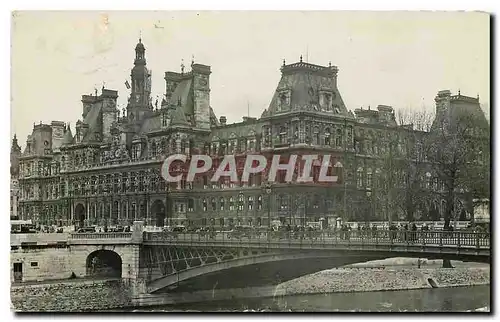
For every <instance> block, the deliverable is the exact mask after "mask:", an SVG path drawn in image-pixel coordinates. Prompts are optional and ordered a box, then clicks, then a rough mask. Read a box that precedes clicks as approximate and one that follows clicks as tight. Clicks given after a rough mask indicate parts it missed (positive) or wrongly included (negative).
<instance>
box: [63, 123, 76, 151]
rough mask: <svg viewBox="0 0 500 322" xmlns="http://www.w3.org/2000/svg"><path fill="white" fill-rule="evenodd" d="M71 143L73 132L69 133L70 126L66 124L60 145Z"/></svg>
mask: <svg viewBox="0 0 500 322" xmlns="http://www.w3.org/2000/svg"><path fill="white" fill-rule="evenodd" d="M73 143H74V138H73V134H72V133H71V127H70V126H69V125H68V128H67V129H66V132H64V138H63V142H62V144H61V145H62V146H64V145H70V144H73Z"/></svg>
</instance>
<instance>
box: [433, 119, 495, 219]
mask: <svg viewBox="0 0 500 322" xmlns="http://www.w3.org/2000/svg"><path fill="white" fill-rule="evenodd" d="M459 112H460V111H458V112H455V113H454V114H451V113H448V114H447V115H444V116H442V117H441V118H440V119H439V120H436V121H435V122H434V124H433V127H432V130H431V132H430V133H429V136H428V145H429V147H430V148H431V149H430V151H429V154H428V156H429V160H430V161H431V162H432V165H433V168H434V169H435V171H436V173H437V175H438V177H439V179H440V181H441V182H442V183H443V185H444V190H443V191H442V192H440V194H441V195H442V197H443V199H444V200H445V202H446V209H445V211H444V226H445V228H446V229H447V228H448V227H449V226H450V221H451V220H452V219H454V218H455V216H456V215H457V209H456V205H457V203H458V202H459V201H464V200H467V199H469V200H470V199H472V197H474V196H475V197H479V196H481V197H485V196H486V197H487V196H489V177H490V175H489V151H488V145H489V127H488V125H487V123H486V122H485V121H486V120H485V119H484V114H483V115H478V114H471V113H469V112H468V113H459ZM481 116H482V117H481ZM470 201H472V200H470Z"/></svg>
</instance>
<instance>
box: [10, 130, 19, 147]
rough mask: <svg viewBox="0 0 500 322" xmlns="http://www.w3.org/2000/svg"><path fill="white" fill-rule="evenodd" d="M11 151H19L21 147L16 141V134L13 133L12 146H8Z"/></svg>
mask: <svg viewBox="0 0 500 322" xmlns="http://www.w3.org/2000/svg"><path fill="white" fill-rule="evenodd" d="M10 151H11V152H21V147H20V146H19V144H18V143H17V136H16V134H15V133H14V138H13V139H12V147H11V148H10Z"/></svg>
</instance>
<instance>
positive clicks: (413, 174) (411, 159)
mask: <svg viewBox="0 0 500 322" xmlns="http://www.w3.org/2000/svg"><path fill="white" fill-rule="evenodd" d="M433 118H434V115H433V114H432V113H431V112H430V111H428V110H425V109H423V110H420V111H415V110H410V109H403V110H398V113H397V120H398V123H399V124H398V125H399V127H398V129H397V132H398V135H396V136H393V137H392V138H391V141H390V142H389V143H390V149H389V151H390V154H389V155H387V156H386V158H385V161H384V162H383V163H384V164H385V167H386V170H387V173H388V176H387V178H386V180H385V181H386V182H385V184H386V186H387V191H386V193H387V196H388V198H389V202H388V203H387V208H388V209H397V208H398V207H399V209H401V210H402V212H403V214H404V217H405V218H406V219H407V220H408V221H413V220H414V219H415V215H416V212H417V211H418V209H419V208H420V209H422V208H423V205H424V204H428V203H429V198H430V191H429V189H430V187H429V186H426V185H425V183H426V180H427V178H426V174H427V173H428V172H429V162H428V160H427V157H426V156H427V154H428V151H429V150H430V146H429V145H428V144H427V140H426V138H427V136H428V131H429V130H430V129H431V125H432V120H433Z"/></svg>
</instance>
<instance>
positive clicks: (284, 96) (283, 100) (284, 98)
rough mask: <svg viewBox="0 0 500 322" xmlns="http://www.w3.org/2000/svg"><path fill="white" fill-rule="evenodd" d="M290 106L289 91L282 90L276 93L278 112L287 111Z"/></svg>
mask: <svg viewBox="0 0 500 322" xmlns="http://www.w3.org/2000/svg"><path fill="white" fill-rule="evenodd" d="M289 105H290V91H289V90H284V91H280V92H279V93H278V111H283V110H285V109H287V108H288V107H289Z"/></svg>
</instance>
